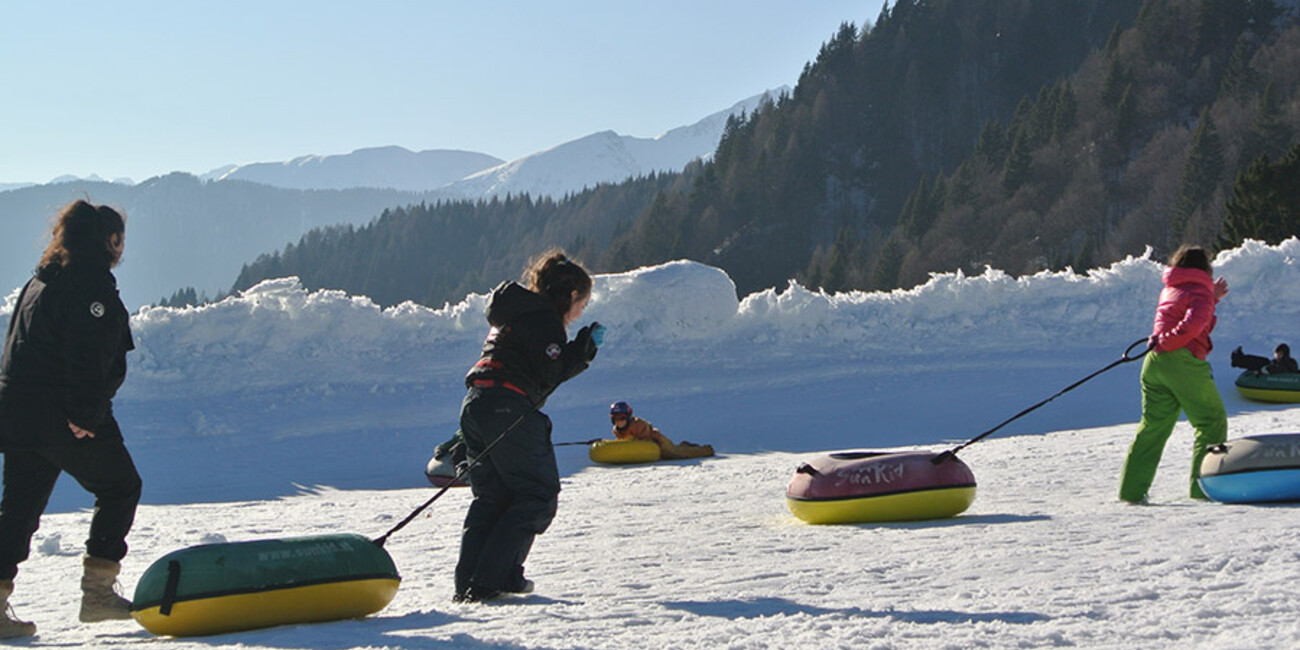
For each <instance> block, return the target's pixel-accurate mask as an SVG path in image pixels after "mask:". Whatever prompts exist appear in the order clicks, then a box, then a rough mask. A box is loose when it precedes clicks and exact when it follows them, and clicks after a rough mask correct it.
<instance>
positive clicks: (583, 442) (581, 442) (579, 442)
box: [551, 438, 601, 447]
mask: <svg viewBox="0 0 1300 650" xmlns="http://www.w3.org/2000/svg"><path fill="white" fill-rule="evenodd" d="M600 441H601V438H592V439H591V440H574V441H573V442H557V443H555V444H553V445H551V446H552V447H565V446H568V445H590V444H593V443H597V442H600Z"/></svg>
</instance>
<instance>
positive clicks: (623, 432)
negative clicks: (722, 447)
mask: <svg viewBox="0 0 1300 650" xmlns="http://www.w3.org/2000/svg"><path fill="white" fill-rule="evenodd" d="M609 421H610V422H611V423H613V425H614V437H615V438H618V439H619V440H652V441H654V443H655V444H657V445H659V456H660V458H664V459H667V460H680V459H683V458H701V457H704V456H712V455H713V447H711V446H709V445H697V444H695V443H692V442H686V441H685V440H683V441H682V443H681V444H680V445H677V444H673V441H672V440H669V439H668V436H665V435H664V434H662V433H660V432H659V429H656V428H655V427H654V425H653V424H650V423H649V422H646V421H645V420H642V419H641V418H639V417H636V416H633V415H632V405H631V404H628V403H627V402H614V403H613V404H611V405H610V406H609Z"/></svg>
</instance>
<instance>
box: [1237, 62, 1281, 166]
mask: <svg viewBox="0 0 1300 650" xmlns="http://www.w3.org/2000/svg"><path fill="white" fill-rule="evenodd" d="M1283 115H1284V111H1283V107H1282V102H1281V100H1280V99H1279V97H1278V91H1277V84H1276V83H1275V82H1272V81H1270V82H1269V83H1268V85H1266V86H1264V92H1263V93H1261V94H1260V96H1259V108H1258V109H1256V111H1255V121H1254V122H1253V123H1252V124H1251V125H1250V131H1248V132H1247V133H1246V136H1245V138H1244V139H1243V141H1242V143H1241V161H1242V164H1243V165H1248V164H1250V163H1251V162H1252V161H1254V160H1255V159H1256V158H1258V157H1260V156H1268V157H1270V158H1272V157H1276V156H1278V155H1280V154H1281V153H1282V152H1284V151H1286V148H1287V146H1288V145H1290V144H1291V138H1292V130H1291V127H1290V126H1288V125H1287V123H1286V122H1285V121H1284V119H1283Z"/></svg>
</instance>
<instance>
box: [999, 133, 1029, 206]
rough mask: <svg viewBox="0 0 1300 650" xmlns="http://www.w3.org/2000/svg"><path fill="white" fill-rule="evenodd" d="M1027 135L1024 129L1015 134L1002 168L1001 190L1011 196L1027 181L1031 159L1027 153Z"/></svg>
mask: <svg viewBox="0 0 1300 650" xmlns="http://www.w3.org/2000/svg"><path fill="white" fill-rule="evenodd" d="M1029 147H1030V145H1029V134H1028V132H1027V130H1026V129H1021V130H1019V131H1017V132H1016V136H1015V141H1014V142H1013V143H1012V144H1011V153H1010V154H1008V155H1007V164H1006V165H1005V166H1003V168H1002V189H1003V191H1005V192H1006V193H1007V196H1011V195H1012V194H1015V193H1016V190H1018V189H1020V186H1021V185H1024V184H1025V182H1026V181H1028V180H1029V165H1030V163H1031V162H1032V160H1033V158H1032V157H1031V156H1030V153H1029Z"/></svg>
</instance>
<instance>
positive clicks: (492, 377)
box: [465, 282, 596, 407]
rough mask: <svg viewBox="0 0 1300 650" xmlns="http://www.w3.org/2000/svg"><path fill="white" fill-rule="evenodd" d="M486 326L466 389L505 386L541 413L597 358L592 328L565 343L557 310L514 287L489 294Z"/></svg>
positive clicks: (511, 284) (506, 284)
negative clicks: (560, 389) (565, 384)
mask: <svg viewBox="0 0 1300 650" xmlns="http://www.w3.org/2000/svg"><path fill="white" fill-rule="evenodd" d="M487 320H488V324H489V325H491V326H492V329H491V330H489V331H488V336H487V340H486V341H484V342H483V353H482V355H481V356H480V357H479V360H478V363H476V364H474V367H473V368H470V371H469V374H468V375H466V377H465V385H466V386H467V387H468V386H472V385H474V382H475V381H496V382H503V383H508V384H510V386H514V387H517V388H518V389H519V390H521V391H523V392H524V393H526V394H527V395H528V398H529V399H530V400H531V401H532V403H533V405H534V406H537V407H541V406H542V404H543V403H544V402H545V401H546V397H547V396H548V395H550V394H551V391H553V390H555V387H556V386H559V385H560V384H561V383H563V382H565V381H568V380H569V379H572V378H573V377H575V376H577V375H578V373H580V372H582V371H583V370H586V369H587V365H588V364H589V363H591V360H592V359H594V358H596V346H595V344H594V343H593V342H592V341H591V332H590V327H584V328H582V329H581V330H579V332H578V335H577V336H576V337H574V339H573V340H572V341H568V340H567V339H568V334H567V333H566V332H565V330H564V321H563V320H562V319H561V317H560V313H559V311H557V310H556V308H555V305H553V304H551V302H550V301H548V300H547V299H546V298H543V297H542V296H540V295H538V294H536V293H533V292H532V291H529V290H528V289H525V288H524V287H523V286H521V285H519V284H517V283H514V282H503V283H501V284H500V285H499V286H497V288H496V289H493V290H492V295H491V296H490V297H489V298H488V305H487Z"/></svg>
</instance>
